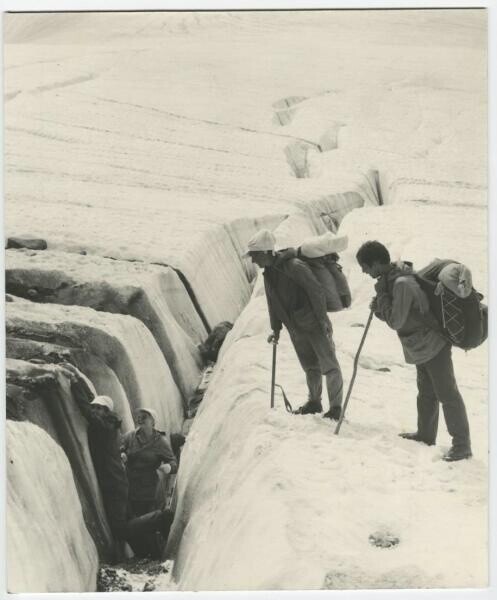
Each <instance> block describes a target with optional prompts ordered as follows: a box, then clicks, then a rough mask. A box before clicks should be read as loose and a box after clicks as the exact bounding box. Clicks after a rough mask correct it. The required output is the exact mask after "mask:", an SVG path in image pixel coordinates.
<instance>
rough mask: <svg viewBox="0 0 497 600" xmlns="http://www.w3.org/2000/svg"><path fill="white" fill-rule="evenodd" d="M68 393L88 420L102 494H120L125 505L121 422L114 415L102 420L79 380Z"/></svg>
mask: <svg viewBox="0 0 497 600" xmlns="http://www.w3.org/2000/svg"><path fill="white" fill-rule="evenodd" d="M71 391H72V394H73V397H74V398H75V400H76V402H77V404H78V406H79V408H80V410H81V412H82V414H83V415H84V417H85V418H86V420H87V421H88V445H89V447H90V453H91V457H92V460H93V466H94V467H95V472H96V475H97V479H98V483H99V486H100V489H101V491H102V493H103V494H104V495H105V494H106V493H107V494H112V495H113V496H116V495H120V496H122V497H123V502H127V493H128V478H127V476H126V469H125V467H124V465H123V462H122V460H121V431H120V430H121V421H120V419H119V418H118V416H117V415H116V414H115V413H112V412H111V413H109V414H108V415H105V416H104V417H100V416H99V415H97V414H95V413H94V412H93V411H92V409H91V406H90V402H91V400H93V393H92V391H91V390H90V388H89V387H88V386H87V384H86V382H85V381H84V380H83V379H78V380H77V381H76V382H73V383H72V384H71Z"/></svg>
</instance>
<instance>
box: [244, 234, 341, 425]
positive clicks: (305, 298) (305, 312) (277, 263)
mask: <svg viewBox="0 0 497 600" xmlns="http://www.w3.org/2000/svg"><path fill="white" fill-rule="evenodd" d="M275 241H276V240H275V237H274V235H273V234H272V232H271V231H269V230H267V229H262V230H260V231H258V232H257V233H256V234H255V235H254V236H253V237H252V239H251V240H250V241H249V242H248V249H247V252H246V253H245V256H249V257H250V258H251V259H252V262H253V263H255V264H256V265H257V266H259V267H261V268H263V269H264V286H265V290H266V299H267V304H268V310H269V320H270V323H271V329H272V333H271V334H270V335H269V337H268V342H269V343H277V342H278V340H279V336H280V332H281V329H282V325H285V327H286V328H287V330H288V333H289V335H290V339H291V341H292V344H293V347H294V348H295V352H296V354H297V357H298V359H299V362H300V365H301V366H302V369H303V370H304V372H305V375H306V380H307V387H308V399H307V402H306V403H305V404H303V405H302V406H301V407H300V408H298V409H297V410H296V411H295V412H296V414H302V415H305V414H313V413H320V412H321V411H322V410H323V408H322V403H321V395H322V388H323V375H324V377H325V378H326V388H327V392H328V399H329V404H330V408H329V410H328V411H327V412H325V413H324V415H323V416H324V417H327V418H330V419H334V420H338V419H339V418H340V414H341V410H342V408H341V407H342V395H343V380H342V372H341V369H340V365H339V363H338V359H337V357H336V353H335V344H334V342H333V329H332V326H331V322H330V320H329V318H328V314H327V312H326V298H325V294H324V291H323V288H322V287H321V284H320V283H319V281H318V280H317V279H316V277H315V276H314V274H313V272H312V270H311V268H310V267H309V265H307V264H306V263H305V262H304V261H302V260H300V259H299V258H290V259H289V258H288V257H287V256H285V255H284V253H282V252H276V251H275Z"/></svg>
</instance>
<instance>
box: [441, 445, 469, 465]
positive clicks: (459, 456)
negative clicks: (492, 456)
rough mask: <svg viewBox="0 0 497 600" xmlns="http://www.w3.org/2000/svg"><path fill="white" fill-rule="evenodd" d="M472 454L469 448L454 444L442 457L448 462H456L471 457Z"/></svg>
mask: <svg viewBox="0 0 497 600" xmlns="http://www.w3.org/2000/svg"><path fill="white" fill-rule="evenodd" d="M472 456H473V455H472V454H471V450H470V449H469V448H457V447H454V446H452V448H451V449H450V450H449V451H448V452H447V453H446V454H444V455H443V457H442V459H443V460H445V461H446V462H455V461H456V460H464V459H466V458H471V457H472Z"/></svg>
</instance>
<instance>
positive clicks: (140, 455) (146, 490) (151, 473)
mask: <svg viewBox="0 0 497 600" xmlns="http://www.w3.org/2000/svg"><path fill="white" fill-rule="evenodd" d="M122 450H123V451H124V452H125V453H126V455H127V457H128V461H127V464H126V466H127V472H128V479H129V497H130V500H140V501H153V500H154V499H155V493H156V489H157V482H158V480H159V478H158V475H157V473H156V470H157V468H158V467H159V466H160V465H161V464H162V463H168V464H169V465H171V473H175V472H176V471H177V470H178V462H177V460H176V457H175V455H174V452H173V451H172V449H171V446H170V444H169V441H168V439H167V435H166V434H165V433H164V432H163V431H157V430H154V433H153V435H152V438H151V439H150V440H145V439H144V438H143V437H142V435H141V429H140V428H138V429H135V430H133V431H129V432H128V433H127V434H126V435H124V436H123V441H122Z"/></svg>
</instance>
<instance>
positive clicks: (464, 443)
mask: <svg viewBox="0 0 497 600" xmlns="http://www.w3.org/2000/svg"><path fill="white" fill-rule="evenodd" d="M416 370H417V384H418V433H419V435H420V437H421V438H422V439H423V440H424V441H425V442H426V443H428V444H434V443H435V441H436V439H437V430H438V409H439V403H441V404H442V410H443V413H444V417H445V423H446V425H447V430H448V432H449V434H450V435H451V436H452V445H453V447H455V448H462V449H468V450H469V449H470V448H471V441H470V437H469V424H468V417H467V415H466V407H465V406H464V401H463V399H462V396H461V394H460V393H459V390H458V388H457V383H456V378H455V376H454V366H453V364H452V348H451V346H450V344H447V345H446V346H444V347H443V348H442V350H440V352H439V353H438V354H437V355H436V356H435V357H434V358H432V359H431V360H429V361H428V362H426V363H423V364H421V365H416Z"/></svg>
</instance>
